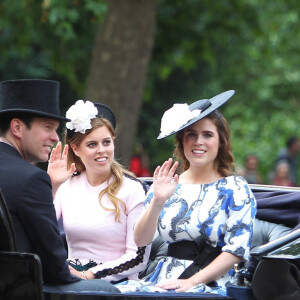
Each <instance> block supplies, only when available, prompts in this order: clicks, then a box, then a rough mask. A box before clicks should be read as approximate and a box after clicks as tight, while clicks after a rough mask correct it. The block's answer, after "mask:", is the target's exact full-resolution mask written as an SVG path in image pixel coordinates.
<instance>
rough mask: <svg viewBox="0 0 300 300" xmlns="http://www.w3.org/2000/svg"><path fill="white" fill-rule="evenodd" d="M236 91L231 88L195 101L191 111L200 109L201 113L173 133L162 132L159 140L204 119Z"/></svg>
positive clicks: (190, 107)
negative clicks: (209, 97) (208, 97)
mask: <svg viewBox="0 0 300 300" xmlns="http://www.w3.org/2000/svg"><path fill="white" fill-rule="evenodd" d="M234 93H235V91H234V90H229V91H226V92H223V93H221V94H218V95H217V96H214V97H213V98H211V99H202V100H198V101H195V102H194V103H192V104H191V105H189V110H190V111H191V112H192V111H194V110H200V113H199V114H198V115H197V116H196V117H194V118H192V119H190V120H188V121H187V123H185V124H184V125H182V126H180V128H178V129H176V130H174V131H172V132H171V133H167V134H163V133H160V135H159V136H158V137H157V139H158V140H159V139H163V138H166V137H168V136H170V135H173V134H174V133H176V132H178V131H180V130H182V129H184V128H186V127H188V126H190V125H192V124H194V123H196V122H197V121H199V120H201V119H203V118H204V117H206V116H207V115H209V114H210V113H211V112H213V111H214V110H216V109H217V108H218V107H220V106H221V105H223V104H224V103H225V102H227V101H228V100H229V99H230V98H231V97H232V96H233V94H234ZM171 121H172V122H174V123H176V121H177V120H176V119H173V120H171Z"/></svg>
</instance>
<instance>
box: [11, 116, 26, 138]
mask: <svg viewBox="0 0 300 300" xmlns="http://www.w3.org/2000/svg"><path fill="white" fill-rule="evenodd" d="M25 126H26V125H25V124H24V123H23V122H22V121H21V120H20V119H18V118H14V119H12V120H11V121H10V131H11V133H12V135H13V136H14V137H16V138H19V139H20V138H21V137H22V132H23V129H24V127H25Z"/></svg>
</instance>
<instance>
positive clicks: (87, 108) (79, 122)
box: [66, 100, 98, 133]
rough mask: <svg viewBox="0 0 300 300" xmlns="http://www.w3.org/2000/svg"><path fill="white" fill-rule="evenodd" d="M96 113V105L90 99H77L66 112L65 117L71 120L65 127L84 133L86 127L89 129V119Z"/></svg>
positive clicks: (90, 126)
mask: <svg viewBox="0 0 300 300" xmlns="http://www.w3.org/2000/svg"><path fill="white" fill-rule="evenodd" d="M97 114H98V110H97V108H96V106H95V105H94V104H93V103H92V102H91V101H86V102H85V103H84V101H83V100H77V101H76V103H75V104H74V105H72V106H71V107H70V108H69V109H68V111H67V113H66V117H67V118H68V119H70V120H71V122H68V123H67V124H66V127H67V128H68V129H70V130H75V132H80V133H85V131H86V130H87V129H91V128H92V125H91V119H94V118H95V117H96V116H97Z"/></svg>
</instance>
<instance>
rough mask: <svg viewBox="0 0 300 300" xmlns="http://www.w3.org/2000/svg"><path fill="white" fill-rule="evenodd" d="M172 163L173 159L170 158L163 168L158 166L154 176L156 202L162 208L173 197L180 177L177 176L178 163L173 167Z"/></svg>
mask: <svg viewBox="0 0 300 300" xmlns="http://www.w3.org/2000/svg"><path fill="white" fill-rule="evenodd" d="M172 163H173V160H172V158H169V159H168V160H167V161H165V162H164V163H163V164H162V166H158V167H157V168H156V169H155V171H154V174H153V195H154V201H155V202H157V204H159V205H160V206H163V205H164V203H165V202H166V201H167V200H168V199H169V198H170V197H171V196H172V194H173V193H174V191H175V189H176V186H177V184H178V175H177V174H175V171H176V169H177V167H178V162H177V161H176V162H175V163H174V164H173V166H172Z"/></svg>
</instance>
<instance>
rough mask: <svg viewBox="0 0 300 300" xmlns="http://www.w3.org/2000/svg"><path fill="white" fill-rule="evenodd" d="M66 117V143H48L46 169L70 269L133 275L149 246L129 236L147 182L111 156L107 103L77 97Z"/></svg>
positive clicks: (91, 274) (112, 276)
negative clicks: (60, 221)
mask: <svg viewBox="0 0 300 300" xmlns="http://www.w3.org/2000/svg"><path fill="white" fill-rule="evenodd" d="M66 117H67V118H68V119H70V120H71V121H70V122H68V123H67V124H66V127H67V130H66V134H65V144H66V146H65V148H64V150H63V151H62V146H61V143H58V145H57V147H56V148H55V149H53V151H52V153H51V156H50V159H49V166H48V173H49V175H50V177H51V180H52V186H53V194H54V205H55V209H56V215H57V218H58V219H60V218H61V217H62V216H63V226H64V230H65V234H66V239H67V245H68V255H69V261H70V270H71V273H72V274H73V275H76V276H78V277H81V278H82V279H86V280H88V279H94V278H103V279H104V280H106V281H109V282H112V283H114V282H119V281H123V280H125V279H133V280H136V279H137V278H138V273H139V272H140V271H142V270H143V269H144V268H145V264H146V262H147V260H148V256H149V252H150V249H149V247H150V246H147V247H144V246H143V247H140V248H138V247H137V246H136V244H135V242H134V239H133V225H134V224H135V222H136V219H137V217H138V216H139V215H140V213H141V210H142V208H143V201H144V198H145V193H146V187H145V186H144V185H143V184H142V183H141V182H140V181H139V180H138V179H137V178H135V177H134V175H133V174H132V173H131V172H129V171H127V170H126V169H125V168H124V167H122V166H121V165H120V164H119V163H118V162H117V161H116V160H115V159H114V139H115V128H116V120H115V116H114V114H113V112H112V111H111V109H110V108H109V107H107V106H106V105H104V104H101V103H95V104H94V103H92V102H90V101H83V100H78V101H77V102H76V103H75V104H74V105H73V106H71V107H70V109H69V110H68V111H67V113H66Z"/></svg>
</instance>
